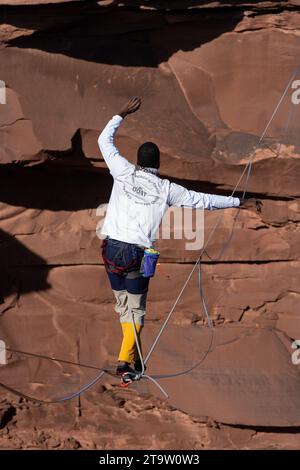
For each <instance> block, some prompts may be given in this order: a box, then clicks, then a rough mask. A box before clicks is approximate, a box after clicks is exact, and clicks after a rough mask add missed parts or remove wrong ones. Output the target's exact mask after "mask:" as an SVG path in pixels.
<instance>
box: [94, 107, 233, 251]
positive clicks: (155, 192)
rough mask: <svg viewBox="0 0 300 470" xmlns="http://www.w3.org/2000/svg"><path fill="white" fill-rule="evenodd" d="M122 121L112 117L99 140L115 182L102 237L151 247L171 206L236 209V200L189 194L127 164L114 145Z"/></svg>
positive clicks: (155, 175) (179, 187)
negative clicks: (105, 236)
mask: <svg viewBox="0 0 300 470" xmlns="http://www.w3.org/2000/svg"><path fill="white" fill-rule="evenodd" d="M122 120H123V118H122V117H121V116H119V115H115V116H113V118H112V119H111V120H110V121H109V122H108V124H107V125H106V126H105V128H104V129H103V131H102V132H101V134H100V136H99V138H98V144H99V148H100V150H101V152H102V155H103V158H104V160H105V162H106V164H107V166H108V168H109V170H110V173H111V175H112V176H113V178H114V184H113V188H112V192H111V196H110V200H109V204H108V207H107V212H106V216H105V220H104V223H103V226H102V231H101V233H102V234H103V235H108V236H109V237H110V238H114V239H115V240H120V241H123V242H127V243H135V244H137V245H143V246H145V247H151V246H152V245H153V242H154V241H155V239H156V235H157V232H158V228H159V225H160V222H161V220H162V218H163V216H164V214H165V212H166V211H167V209H168V208H169V207H170V206H179V207H180V206H184V207H193V208H195V209H210V210H212V209H224V208H226V207H237V206H239V204H240V200H239V198H236V197H232V196H229V197H227V196H217V195H214V194H204V193H201V192H196V191H189V190H188V189H186V188H184V187H183V186H180V185H178V184H175V183H171V182H170V181H169V180H168V179H163V178H160V177H159V176H158V175H157V174H154V173H152V172H151V171H147V169H146V170H145V169H140V168H139V167H136V166H135V165H133V164H132V163H130V162H128V161H127V160H126V159H125V158H124V157H122V156H121V155H120V153H119V151H118V149H117V148H116V146H115V144H114V135H115V133H116V130H117V129H118V127H119V126H120V124H121V122H122Z"/></svg>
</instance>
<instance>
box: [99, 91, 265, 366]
mask: <svg viewBox="0 0 300 470" xmlns="http://www.w3.org/2000/svg"><path fill="white" fill-rule="evenodd" d="M140 105H141V98H138V97H134V98H131V99H130V100H129V101H128V103H127V104H126V105H125V106H124V107H123V108H122V109H121V111H120V112H119V113H118V114H116V115H115V116H113V118H112V119H111V120H110V121H109V122H108V124H107V125H106V126H105V128H104V129H103V131H102V132H101V134H100V136H99V139H98V144H99V147H100V150H101V152H102V155H103V158H104V160H105V162H106V164H107V166H108V168H109V170H110V173H111V175H112V177H113V179H114V184H113V188H112V192H111V196H110V200H109V204H108V208H107V213H106V217H105V220H104V224H103V227H102V234H103V235H106V238H105V240H103V245H102V254H103V260H104V264H105V268H106V272H107V275H108V278H109V281H110V284H111V288H112V290H113V293H114V296H115V299H116V305H115V310H116V312H117V313H118V314H119V316H120V322H121V326H122V331H123V341H122V345H121V350H120V353H119V358H118V364H117V374H120V375H122V374H124V373H126V372H132V370H133V369H132V367H131V365H132V366H133V368H134V370H135V371H139V372H140V371H141V370H142V362H141V360H140V357H139V352H138V348H137V345H136V338H137V339H138V343H139V346H140V350H141V339H140V338H141V331H142V328H143V326H144V317H145V313H146V298H147V292H148V286H149V280H150V277H151V276H153V274H154V268H155V262H156V260H157V257H158V252H156V251H155V250H154V249H153V243H154V241H155V237H156V234H157V231H158V228H159V225H160V222H161V220H162V218H163V216H164V214H165V212H166V211H167V209H168V208H169V207H170V206H178V207H180V206H185V207H193V208H195V209H197V208H198V209H224V208H227V207H238V206H240V205H242V206H243V207H247V208H250V207H253V206H255V204H256V203H257V201H255V200H254V199H248V200H247V201H246V200H243V201H241V200H240V199H239V198H237V197H232V196H229V197H227V196H217V195H214V194H204V193H200V192H195V191H189V190H188V189H186V188H184V187H182V186H179V185H178V184H175V183H171V182H170V181H169V180H168V179H163V178H160V176H159V165H160V152H159V148H158V146H157V145H156V144H154V143H153V142H145V143H144V144H142V145H141V146H140V147H139V149H138V151H137V165H133V164H132V163H130V162H128V161H127V160H126V159H125V158H124V157H122V156H121V155H120V153H119V151H118V149H117V148H116V146H115V145H114V135H115V133H116V130H117V129H118V127H119V126H120V124H121V122H122V121H123V119H124V118H125V117H126V116H127V114H130V113H134V112H135V111H137V110H138V109H139V107H140ZM151 248H152V250H151ZM141 264H142V266H141ZM134 328H135V330H136V334H135V332H134Z"/></svg>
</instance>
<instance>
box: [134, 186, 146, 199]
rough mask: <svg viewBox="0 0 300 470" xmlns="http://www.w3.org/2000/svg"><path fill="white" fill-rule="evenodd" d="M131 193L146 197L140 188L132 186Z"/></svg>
mask: <svg viewBox="0 0 300 470" xmlns="http://www.w3.org/2000/svg"><path fill="white" fill-rule="evenodd" d="M132 191H134V192H135V193H137V194H140V195H141V196H143V197H146V196H147V193H146V191H144V190H143V188H141V187H140V186H133V188H132Z"/></svg>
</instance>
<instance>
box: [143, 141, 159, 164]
mask: <svg viewBox="0 0 300 470" xmlns="http://www.w3.org/2000/svg"><path fill="white" fill-rule="evenodd" d="M159 163H160V151H159V148H158V147H157V145H156V144H154V142H145V143H144V144H142V145H141V146H140V147H139V148H138V152H137V164H138V165H140V166H143V167H146V168H147V167H148V168H157V169H158V168H159Z"/></svg>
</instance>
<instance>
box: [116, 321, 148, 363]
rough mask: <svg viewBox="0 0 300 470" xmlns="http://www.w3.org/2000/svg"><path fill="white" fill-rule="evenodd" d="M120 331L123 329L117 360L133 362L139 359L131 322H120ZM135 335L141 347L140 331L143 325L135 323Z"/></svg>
mask: <svg viewBox="0 0 300 470" xmlns="http://www.w3.org/2000/svg"><path fill="white" fill-rule="evenodd" d="M121 326H122V331H123V341H122V345H121V350H120V354H119V361H124V362H130V363H131V362H134V361H137V360H138V359H139V353H138V350H137V346H136V343H135V335H134V331H133V324H132V323H127V322H122V323H121ZM135 328H136V332H137V337H138V341H139V345H140V347H141V332H142V329H143V325H138V324H137V323H136V324H135Z"/></svg>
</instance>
